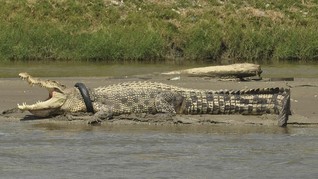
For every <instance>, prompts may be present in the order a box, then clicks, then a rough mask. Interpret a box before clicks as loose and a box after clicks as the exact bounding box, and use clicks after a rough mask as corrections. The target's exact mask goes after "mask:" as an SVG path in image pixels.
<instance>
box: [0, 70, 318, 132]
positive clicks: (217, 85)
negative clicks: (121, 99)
mask: <svg viewBox="0 0 318 179" xmlns="http://www.w3.org/2000/svg"><path fill="white" fill-rule="evenodd" d="M43 79H45V78H43ZM49 79H54V80H56V81H58V82H60V83H62V84H65V85H67V87H71V86H74V84H75V83H76V82H83V83H84V84H85V85H86V86H87V87H89V88H95V87H98V86H106V85H109V84H114V83H120V82H127V81H138V80H141V81H143V80H149V81H155V82H162V83H167V84H171V85H175V86H180V87H187V88H197V89H212V90H217V89H245V88H268V87H285V88H287V87H291V111H292V115H291V116H290V118H289V120H288V125H287V126H291V125H293V126H315V127H317V126H318V118H317V116H318V114H317V112H316V108H317V106H318V96H317V95H318V90H317V88H318V79H317V78H295V80H294V81H288V82H284V81H247V82H241V81H240V82H238V81H219V80H218V79H214V78H211V79H209V78H196V77H185V76H181V79H180V80H177V81H171V80H167V76H161V75H157V76H156V75H143V76H136V77H125V78H106V77H85V78H79V77H58V78H49ZM0 84H1V85H0V90H1V91H2V95H3V97H2V99H1V103H0V112H1V113H2V112H3V111H5V110H8V109H12V108H15V107H16V104H17V103H23V102H26V103H34V102H35V101H37V100H41V99H45V98H46V97H47V91H46V90H45V89H41V88H40V87H30V86H29V85H28V84H27V83H25V82H23V81H22V80H20V79H18V78H0ZM28 115H30V113H29V112H24V113H12V114H7V115H0V120H1V121H6V122H20V121H21V122H25V121H27V122H32V123H59V124H66V125H68V124H80V125H82V124H85V125H87V124H86V122H85V120H76V121H63V120H56V119H54V118H44V119H37V120H33V119H34V117H33V118H32V116H30V120H21V119H23V118H25V117H26V116H28ZM276 117H277V116H276V115H262V116H243V115H178V116H177V118H175V119H173V120H168V121H162V120H160V119H159V118H158V117H155V116H150V117H149V118H146V119H144V118H143V119H142V120H140V119H141V118H138V117H136V116H119V117H115V118H114V120H110V121H105V122H103V124H106V125H107V124H155V125H158V124H159V125H165V124H167V125H170V124H182V125H183V124H191V125H192V124H194V125H260V126H277V120H276Z"/></svg>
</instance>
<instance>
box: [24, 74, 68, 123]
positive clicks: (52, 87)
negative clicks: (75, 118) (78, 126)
mask: <svg viewBox="0 0 318 179" xmlns="http://www.w3.org/2000/svg"><path fill="white" fill-rule="evenodd" d="M19 76H20V77H21V78H22V79H23V80H26V81H27V82H28V83H29V84H30V85H31V86H34V85H38V86H40V87H43V88H46V89H47V90H48V91H49V97H48V99H47V100H45V101H38V102H36V103H35V104H31V105H27V104H26V103H23V104H22V105H19V104H18V108H19V109H20V110H22V111H30V112H31V113H32V114H34V115H36V116H39V117H47V116H50V115H54V114H55V113H58V112H59V109H60V107H61V106H62V105H63V104H64V102H65V101H66V95H65V94H64V89H65V86H64V85H61V84H59V83H58V82H56V81H52V80H40V79H37V78H33V77H32V76H30V75H29V74H27V73H20V74H19Z"/></svg>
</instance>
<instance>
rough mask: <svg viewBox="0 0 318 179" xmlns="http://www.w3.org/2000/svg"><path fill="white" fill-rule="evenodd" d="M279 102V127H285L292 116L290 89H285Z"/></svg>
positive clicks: (278, 99)
mask: <svg viewBox="0 0 318 179" xmlns="http://www.w3.org/2000/svg"><path fill="white" fill-rule="evenodd" d="M277 102H278V118H277V119H278V125H279V126H280V127H285V126H286V125H287V121H288V117H289V115H291V111H290V89H285V90H284V91H283V92H282V93H281V95H279V96H278V97H277Z"/></svg>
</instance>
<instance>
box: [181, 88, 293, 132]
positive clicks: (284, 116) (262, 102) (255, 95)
mask: <svg viewBox="0 0 318 179" xmlns="http://www.w3.org/2000/svg"><path fill="white" fill-rule="evenodd" d="M182 96H184V97H185V100H184V102H183V104H182V105H183V107H182V111H180V112H181V113H184V114H245V115H261V114H278V125H279V126H286V124H287V120H288V116H289V115H290V90H289V89H285V88H263V89H248V90H238V91H229V90H220V91H186V92H184V93H183V94H182Z"/></svg>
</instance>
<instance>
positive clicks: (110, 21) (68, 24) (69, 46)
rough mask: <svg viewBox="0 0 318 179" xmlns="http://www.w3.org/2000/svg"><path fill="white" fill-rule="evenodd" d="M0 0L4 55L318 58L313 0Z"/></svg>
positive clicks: (317, 7) (45, 57)
mask: <svg viewBox="0 0 318 179" xmlns="http://www.w3.org/2000/svg"><path fill="white" fill-rule="evenodd" d="M1 1H2V2H1V6H0V11H1V14H0V26H1V29H0V42H1V43H0V60H2V61H5V60H26V61H27V60H102V61H125V60H129V61H130V60H133V61H136V60H138V61H139V60H140V61H143V62H147V61H150V60H166V59H168V60H176V59H182V60H184V59H187V60H209V61H217V60H229V59H230V60H235V61H258V62H260V61H263V62H264V61H279V60H288V61H290V60H291V61H318V33H317V29H318V3H317V1H316V0H304V3H302V1H301V0H268V1H263V0H245V1H241V0H225V1H221V0H197V1H192V0H179V1H177V0H161V1H159V0H148V1H142V0H131V1H123V3H121V2H120V0H112V1H110V0H92V1H86V0H50V1H49V0H48V1H40V0H12V1H7V0H1Z"/></svg>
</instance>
